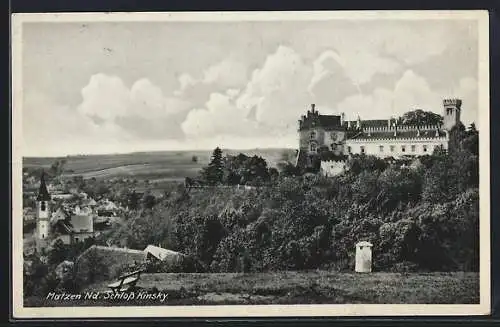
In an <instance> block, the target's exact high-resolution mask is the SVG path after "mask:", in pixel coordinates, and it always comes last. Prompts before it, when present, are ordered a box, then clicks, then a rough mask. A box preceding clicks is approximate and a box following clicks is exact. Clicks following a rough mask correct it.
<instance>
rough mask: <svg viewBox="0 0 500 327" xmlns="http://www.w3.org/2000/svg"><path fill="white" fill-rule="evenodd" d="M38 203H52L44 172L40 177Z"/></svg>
mask: <svg viewBox="0 0 500 327" xmlns="http://www.w3.org/2000/svg"><path fill="white" fill-rule="evenodd" d="M36 200H37V201H50V194H49V191H47V185H46V184H45V173H44V172H42V176H41V177H40V188H39V189H38V196H37V198H36Z"/></svg>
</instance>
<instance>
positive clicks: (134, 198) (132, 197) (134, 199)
mask: <svg viewBox="0 0 500 327" xmlns="http://www.w3.org/2000/svg"><path fill="white" fill-rule="evenodd" d="M139 202H140V198H139V194H137V193H136V192H135V190H134V191H132V192H130V193H129V194H128V195H127V206H128V207H129V209H130V210H136V209H138V208H139Z"/></svg>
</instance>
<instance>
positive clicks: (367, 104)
mask: <svg viewBox="0 0 500 327" xmlns="http://www.w3.org/2000/svg"><path fill="white" fill-rule="evenodd" d="M476 92H477V80H476V79H474V78H472V77H466V78H462V79H461V80H460V83H459V87H458V88H456V89H454V90H453V91H452V92H446V91H442V90H433V89H431V87H430V86H429V83H428V82H427V80H426V79H425V78H424V77H422V76H420V75H418V74H416V73H415V72H414V71H412V70H406V71H405V72H404V73H403V75H402V76H401V78H400V79H399V80H398V81H397V82H396V83H395V84H394V88H393V89H385V88H376V89H375V90H374V91H373V92H371V93H370V94H358V95H353V96H349V97H347V98H345V99H344V100H343V101H342V102H341V103H340V104H339V106H338V109H339V111H342V112H345V113H346V118H347V119H355V118H356V116H357V115H358V114H359V115H360V117H361V119H383V118H386V117H389V116H400V115H402V114H404V113H405V112H407V111H410V110H414V109H417V108H418V109H423V110H429V111H434V112H436V113H439V114H442V110H443V107H442V101H443V99H445V98H449V97H452V98H460V99H462V100H463V110H462V122H464V123H465V124H468V123H470V122H472V121H477V108H475V107H476V105H475V103H477V100H476V99H477V95H476Z"/></svg>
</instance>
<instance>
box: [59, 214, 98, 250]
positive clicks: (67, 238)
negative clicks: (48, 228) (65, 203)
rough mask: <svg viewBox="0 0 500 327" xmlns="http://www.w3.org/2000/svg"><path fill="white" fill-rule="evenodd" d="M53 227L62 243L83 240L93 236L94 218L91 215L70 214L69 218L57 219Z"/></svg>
mask: <svg viewBox="0 0 500 327" xmlns="http://www.w3.org/2000/svg"><path fill="white" fill-rule="evenodd" d="M54 229H55V231H56V233H57V234H58V237H57V238H58V239H60V240H62V241H63V243H64V244H74V243H79V242H84V241H85V240H86V239H87V238H92V237H94V220H93V218H92V216H83V215H72V216H71V218H70V219H65V220H58V221H57V222H56V223H55V225H54Z"/></svg>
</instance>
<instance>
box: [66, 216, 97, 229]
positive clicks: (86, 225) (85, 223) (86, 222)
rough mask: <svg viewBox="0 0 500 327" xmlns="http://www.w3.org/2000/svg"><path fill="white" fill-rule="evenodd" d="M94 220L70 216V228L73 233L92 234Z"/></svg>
mask: <svg viewBox="0 0 500 327" xmlns="http://www.w3.org/2000/svg"><path fill="white" fill-rule="evenodd" d="M93 222H94V220H93V218H92V217H91V216H86V215H85V216H84V215H75V216H71V220H70V223H71V227H72V230H73V232H74V233H80V232H93V231H94V224H93Z"/></svg>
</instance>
